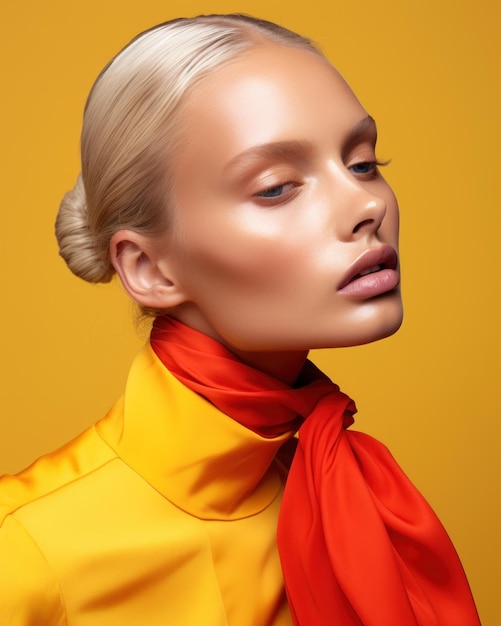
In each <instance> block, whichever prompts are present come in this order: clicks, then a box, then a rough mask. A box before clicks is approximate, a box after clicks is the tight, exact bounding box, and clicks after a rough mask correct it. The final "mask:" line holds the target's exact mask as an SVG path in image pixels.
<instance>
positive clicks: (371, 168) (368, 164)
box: [348, 161, 379, 174]
mask: <svg viewBox="0 0 501 626" xmlns="http://www.w3.org/2000/svg"><path fill="white" fill-rule="evenodd" d="M378 165H379V163H378V162H377V161H363V162H362V163H355V164H354V165H351V166H350V167H349V168H348V169H349V170H350V172H353V174H372V173H374V172H375V171H376V169H377V166H378Z"/></svg>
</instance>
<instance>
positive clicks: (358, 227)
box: [353, 219, 374, 233]
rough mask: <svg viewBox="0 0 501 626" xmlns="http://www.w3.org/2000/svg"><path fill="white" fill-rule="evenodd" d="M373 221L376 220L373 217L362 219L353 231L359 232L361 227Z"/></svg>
mask: <svg viewBox="0 0 501 626" xmlns="http://www.w3.org/2000/svg"><path fill="white" fill-rule="evenodd" d="M373 221H374V220H373V219H368V220H362V221H361V222H359V223H358V224H357V225H356V226H355V228H354V229H353V233H358V231H359V230H360V229H361V228H363V227H364V226H368V225H369V224H372V222H373Z"/></svg>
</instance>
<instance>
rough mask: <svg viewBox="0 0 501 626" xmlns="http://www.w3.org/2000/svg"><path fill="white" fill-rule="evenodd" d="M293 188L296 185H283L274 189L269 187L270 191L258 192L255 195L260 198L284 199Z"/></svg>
mask: <svg viewBox="0 0 501 626" xmlns="http://www.w3.org/2000/svg"><path fill="white" fill-rule="evenodd" d="M293 188H294V185H293V184H292V183H284V184H283V185H274V186H273V187H268V189H263V191H258V193H256V194H255V195H256V197H258V198H271V199H274V198H282V197H283V196H284V195H286V194H287V193H288V192H289V191H291V190H292V189H293Z"/></svg>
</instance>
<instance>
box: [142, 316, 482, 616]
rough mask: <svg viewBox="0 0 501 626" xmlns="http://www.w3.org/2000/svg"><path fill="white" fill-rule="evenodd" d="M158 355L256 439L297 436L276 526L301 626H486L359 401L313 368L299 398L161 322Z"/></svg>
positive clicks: (447, 544) (300, 384) (450, 552)
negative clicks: (359, 426)
mask: <svg viewBox="0 0 501 626" xmlns="http://www.w3.org/2000/svg"><path fill="white" fill-rule="evenodd" d="M151 345H152V348H153V350H154V352H155V353H156V354H157V356H158V357H159V359H160V360H161V361H162V362H163V363H164V365H165V366H166V367H167V368H168V369H169V370H170V372H171V373H172V374H173V375H174V376H175V377H176V378H177V379H178V380H180V381H181V382H182V383H183V384H184V385H186V386H187V387H188V388H189V389H192V390H193V391H195V392H197V393H198V394H200V395H201V396H203V397H204V398H206V399H207V400H208V401H210V402H211V403H212V404H214V405H215V406H216V407H217V408H218V409H220V410H221V411H222V412H223V413H225V414H227V415H228V416H230V417H231V418H232V419H234V420H236V421H238V422H239V423H240V424H242V425H244V426H245V427H246V428H249V429H250V430H252V431H254V432H256V433H258V434H260V435H261V436H263V437H275V436H278V435H283V434H284V433H287V432H290V434H291V436H292V435H293V434H294V433H295V431H296V430H297V429H298V428H299V442H298V445H297V450H296V453H295V455H294V458H293V461H292V465H291V468H290V471H289V475H288V478H287V483H286V487H285V492H284V497H283V501H282V505H281V509H280V517H279V522H278V550H279V554H280V559H281V562H282V569H283V574H284V580H285V587H286V592H287V597H288V600H289V606H290V609H291V614H292V617H293V620H294V624H296V626H297V625H300V626H327V625H329V626H360V625H363V626H478V624H479V623H480V622H479V619H478V615H477V612H476V609H475V605H474V602H473V599H472V596H471V592H470V589H469V586H468V582H467V580H466V577H465V574H464V572H463V568H462V566H461V563H460V561H459V558H458V556H457V554H456V552H455V550H454V547H453V545H452V543H451V541H450V539H449V537H448V536H447V533H446V532H445V530H444V528H443V526H442V525H441V523H440V521H439V520H438V518H437V517H436V515H435V514H434V512H433V511H432V510H431V508H430V506H429V505H428V504H427V502H426V501H425V500H424V498H423V497H422V496H421V495H420V493H419V492H418V491H417V490H416V488H415V487H414V486H413V485H412V483H411V482H410V481H409V479H408V478H407V477H406V476H405V474H404V473H403V471H402V470H401V468H400V467H399V466H398V465H397V463H396V461H395V460H394V459H393V457H392V456H391V454H390V453H389V451H388V450H387V448H386V447H385V446H383V445H382V444H381V443H380V442H379V441H377V440H376V439H374V438H372V437H369V436H368V435H365V434H363V433H360V432H356V431H351V430H348V427H349V426H351V424H352V423H353V421H354V420H353V414H354V413H355V411H356V408H355V405H354V403H353V401H352V400H351V399H350V398H349V397H348V396H346V395H345V394H344V393H342V392H341V391H340V390H339V388H338V387H337V386H336V385H335V384H334V383H332V382H331V381H330V380H329V379H328V378H327V377H326V376H325V375H324V374H322V373H321V372H320V371H319V370H318V369H317V368H316V367H315V366H314V365H313V364H312V363H311V362H309V361H306V363H305V365H304V368H303V370H302V372H301V374H300V376H299V378H298V381H297V383H296V385H295V386H294V387H290V386H288V385H286V384H285V383H283V382H282V381H280V380H277V379H275V378H273V377H271V376H269V375H268V374H265V373H263V372H261V371H259V370H256V369H254V368H252V367H250V366H248V365H246V364H245V363H243V362H242V361H240V360H239V359H238V358H237V357H236V356H235V355H233V354H232V353H231V352H230V351H229V350H228V349H226V348H225V347H224V346H223V345H222V344H220V343H218V342H217V341H215V340H214V339H212V338H210V337H208V336H206V335H204V334H202V333H200V332H198V331H196V330H193V329H192V328H189V327H188V326H185V325H184V324H182V323H181V322H179V321H177V320H174V319H172V318H169V317H161V318H157V320H156V321H155V323H154V326H153V329H152V333H151Z"/></svg>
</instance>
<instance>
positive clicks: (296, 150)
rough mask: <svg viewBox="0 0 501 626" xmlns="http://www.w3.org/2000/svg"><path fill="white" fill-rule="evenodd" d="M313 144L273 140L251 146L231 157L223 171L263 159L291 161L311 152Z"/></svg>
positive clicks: (245, 167) (237, 168) (244, 167)
mask: <svg viewBox="0 0 501 626" xmlns="http://www.w3.org/2000/svg"><path fill="white" fill-rule="evenodd" d="M312 148H313V146H312V144H311V143H310V142H309V141H300V140H292V141H274V142H272V143H263V144H260V145H258V146H252V147H251V148H248V149H247V150H244V151H243V152H240V153H239V154H237V155H236V156H235V157H233V158H232V159H231V160H230V161H228V163H227V164H226V165H225V168H224V169H225V171H229V170H240V169H242V170H243V169H247V168H248V167H252V165H253V164H254V163H255V164H258V163H261V162H262V161H263V160H265V161H293V160H297V159H299V158H301V157H304V156H305V155H306V154H308V153H309V152H311V150H312Z"/></svg>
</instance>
